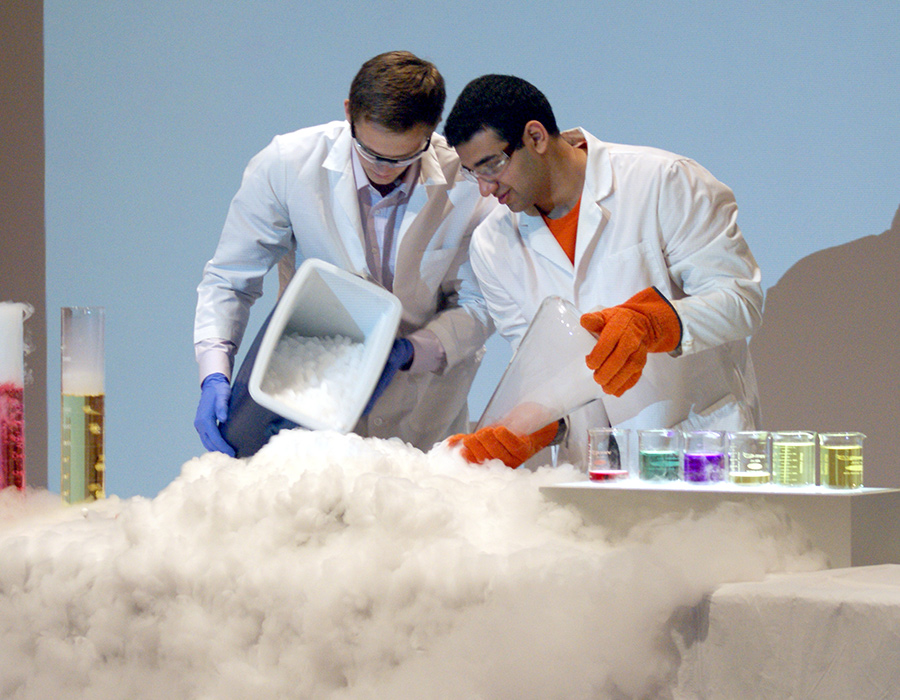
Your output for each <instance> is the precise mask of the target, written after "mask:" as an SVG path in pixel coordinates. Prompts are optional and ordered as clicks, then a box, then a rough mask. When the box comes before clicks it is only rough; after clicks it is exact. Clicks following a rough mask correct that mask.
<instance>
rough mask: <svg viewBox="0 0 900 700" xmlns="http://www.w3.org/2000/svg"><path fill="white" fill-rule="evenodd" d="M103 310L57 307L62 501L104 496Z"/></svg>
mask: <svg viewBox="0 0 900 700" xmlns="http://www.w3.org/2000/svg"><path fill="white" fill-rule="evenodd" d="M103 340H104V309H103V308H102V307H98V306H71V307H64V308H63V309H62V333H61V336H60V349H61V356H62V372H61V380H62V416H61V427H62V435H61V445H60V448H61V449H60V452H61V464H60V495H61V496H62V498H63V500H64V501H66V502H67V503H81V502H83V501H96V500H97V499H99V498H104V497H105V496H106V489H105V480H106V479H105V477H106V461H105V458H104V448H103V444H104V440H103V422H104V415H105V411H104V399H105V394H104V388H103Z"/></svg>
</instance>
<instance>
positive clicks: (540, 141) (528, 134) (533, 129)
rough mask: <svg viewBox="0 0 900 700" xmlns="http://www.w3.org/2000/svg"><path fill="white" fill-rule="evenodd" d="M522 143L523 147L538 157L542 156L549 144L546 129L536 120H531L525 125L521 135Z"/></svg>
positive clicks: (548, 135)
mask: <svg viewBox="0 0 900 700" xmlns="http://www.w3.org/2000/svg"><path fill="white" fill-rule="evenodd" d="M522 142H523V143H524V144H525V147H526V148H528V149H529V150H531V151H534V152H535V153H537V154H538V155H543V154H544V153H545V152H546V151H547V146H548V144H549V142H550V134H549V133H547V129H546V128H545V127H544V125H543V124H541V123H540V122H539V121H537V120H536V119H532V120H531V121H530V122H528V123H527V124H525V130H524V132H523V133H522Z"/></svg>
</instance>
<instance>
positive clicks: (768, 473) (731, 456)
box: [728, 430, 772, 486]
mask: <svg viewBox="0 0 900 700" xmlns="http://www.w3.org/2000/svg"><path fill="white" fill-rule="evenodd" d="M728 480H729V481H730V482H731V483H733V484H744V485H746V486H752V485H754V484H768V483H770V482H771V481H772V460H771V458H770V457H769V433H768V431H765V430H739V431H734V432H730V433H728Z"/></svg>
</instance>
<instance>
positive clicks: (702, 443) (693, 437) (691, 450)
mask: <svg viewBox="0 0 900 700" xmlns="http://www.w3.org/2000/svg"><path fill="white" fill-rule="evenodd" d="M727 441H728V436H727V433H725V432H724V431H722V430H691V431H687V432H685V434H684V480H685V481H689V482H692V483H710V482H719V481H725V478H726V477H727V475H728V474H727V472H728V466H727V463H726V460H725V446H726V443H727Z"/></svg>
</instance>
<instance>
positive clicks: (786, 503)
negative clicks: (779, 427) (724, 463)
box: [541, 480, 900, 568]
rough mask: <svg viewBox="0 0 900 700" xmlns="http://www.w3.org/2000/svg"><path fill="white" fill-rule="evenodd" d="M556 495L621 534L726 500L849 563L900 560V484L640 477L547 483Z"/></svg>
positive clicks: (835, 561)
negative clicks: (773, 518)
mask: <svg viewBox="0 0 900 700" xmlns="http://www.w3.org/2000/svg"><path fill="white" fill-rule="evenodd" d="M541 492H542V493H543V494H544V495H545V496H546V497H547V498H549V499H551V500H552V501H555V502H557V503H561V504H564V505H565V504H571V505H574V506H575V507H576V508H578V510H579V511H581V513H582V514H583V516H584V518H585V520H586V521H587V522H589V523H593V524H598V525H602V526H604V527H606V528H608V529H609V530H610V532H611V533H613V534H614V535H622V534H625V533H626V532H627V531H628V530H629V529H630V528H631V527H632V526H633V525H635V524H637V523H639V522H642V521H644V520H648V519H651V518H655V517H659V516H662V515H665V514H676V515H677V514H687V513H690V512H693V513H703V512H706V511H709V510H712V509H713V508H715V507H716V506H717V505H718V504H719V503H721V502H723V501H732V502H737V503H746V504H750V505H752V506H756V507H761V508H771V509H773V510H777V511H779V512H781V513H783V514H785V515H786V516H788V517H789V518H790V519H791V521H792V522H793V523H795V524H796V525H798V526H800V527H801V528H802V529H803V530H804V531H805V533H806V534H807V535H808V537H809V539H810V543H811V544H812V545H813V546H814V547H816V548H818V549H820V550H822V551H823V552H824V553H825V554H826V556H827V557H828V566H829V567H831V568H843V567H849V566H867V565H872V564H900V489H882V488H861V489H852V490H851V489H831V488H825V487H803V488H790V487H779V486H736V485H731V484H723V485H721V486H709V485H695V484H683V483H681V482H678V483H673V484H671V485H668V484H666V485H658V484H655V483H648V482H640V481H635V480H629V481H621V482H615V483H604V484H597V483H593V482H590V481H584V482H576V483H571V484H559V485H556V486H545V487H543V488H541Z"/></svg>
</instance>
